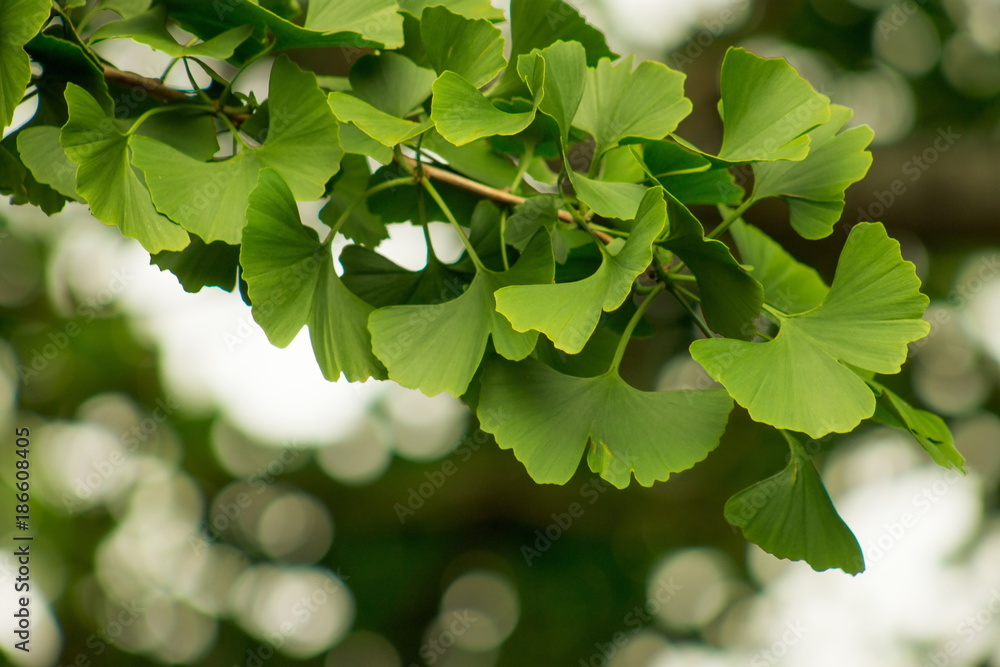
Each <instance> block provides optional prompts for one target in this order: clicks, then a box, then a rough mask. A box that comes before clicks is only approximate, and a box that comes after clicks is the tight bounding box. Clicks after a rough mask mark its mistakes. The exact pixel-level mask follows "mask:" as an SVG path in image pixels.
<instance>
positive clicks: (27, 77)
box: [0, 0, 52, 129]
mask: <svg viewBox="0 0 1000 667" xmlns="http://www.w3.org/2000/svg"><path fill="white" fill-rule="evenodd" d="M51 9H52V5H51V4H50V3H49V2H47V1H46V0H0V16H2V17H3V18H2V19H0V22H2V23H0V63H3V66H2V67H0V129H3V128H5V127H7V126H8V125H10V122H11V119H13V117H14V109H16V108H17V105H18V104H20V102H21V98H22V97H24V89H25V88H26V87H27V85H28V82H29V81H31V67H30V65H29V59H28V54H27V53H25V52H24V45H25V44H27V43H28V41H29V40H30V39H31V38H32V37H34V36H35V35H36V34H38V31H39V30H41V29H42V26H44V25H45V22H46V21H48V20H49V12H50V11H51Z"/></svg>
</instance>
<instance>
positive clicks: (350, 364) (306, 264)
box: [240, 169, 385, 381]
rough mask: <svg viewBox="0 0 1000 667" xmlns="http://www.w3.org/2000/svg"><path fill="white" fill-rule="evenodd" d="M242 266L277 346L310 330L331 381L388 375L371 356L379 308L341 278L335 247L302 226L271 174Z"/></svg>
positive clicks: (254, 207)
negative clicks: (372, 324) (371, 324)
mask: <svg viewBox="0 0 1000 667" xmlns="http://www.w3.org/2000/svg"><path fill="white" fill-rule="evenodd" d="M240 265H241V266H242V267H243V279H244V280H245V281H246V283H247V289H248V291H249V294H250V299H251V301H252V302H253V308H252V311H251V312H252V314H253V318H254V319H255V320H256V321H257V323H258V324H260V326H261V328H263V329H264V332H265V333H266V334H267V338H268V340H270V341H271V343H272V344H274V345H277V346H278V347H286V346H287V345H288V344H289V343H291V342H292V340H293V339H294V338H295V336H296V335H297V334H298V333H299V331H300V330H301V329H302V327H303V326H308V327H309V338H310V340H311V341H312V347H313V352H314V353H315V355H316V361H318V362H319V367H320V369H321V370H322V371H323V376H324V377H325V378H326V379H328V380H330V381H334V380H337V379H338V378H339V377H340V374H341V373H343V374H344V376H345V377H346V378H347V379H348V380H351V381H361V380H365V379H367V378H369V377H375V378H384V377H385V371H384V369H383V368H382V366H381V364H379V362H378V360H377V359H375V357H374V356H372V353H371V337H370V336H369V334H368V328H367V322H368V316H369V314H370V313H371V312H372V310H373V308H372V307H371V306H369V305H368V304H367V303H365V302H364V301H362V300H361V299H360V298H358V297H357V296H355V295H354V294H352V293H351V292H350V291H349V290H348V289H347V287H345V286H344V284H343V283H342V282H341V281H340V278H338V277H337V272H336V271H335V270H334V265H333V255H332V254H331V252H330V247H329V246H328V245H327V244H325V243H320V241H319V236H318V235H317V234H316V231H315V230H313V229H312V228H310V227H306V226H305V225H303V224H302V221H301V220H300V219H299V211H298V207H297V206H296V204H295V197H294V196H293V194H292V191H291V190H290V189H289V187H288V186H287V185H286V184H285V182H284V180H282V178H281V176H279V175H278V172H276V171H274V170H272V169H265V170H263V171H261V172H260V183H259V184H258V185H257V187H256V188H254V190H253V192H252V193H251V195H250V202H249V208H248V209H247V225H246V230H245V231H244V233H243V244H242V246H241V249H240Z"/></svg>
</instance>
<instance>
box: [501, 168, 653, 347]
mask: <svg viewBox="0 0 1000 667" xmlns="http://www.w3.org/2000/svg"><path fill="white" fill-rule="evenodd" d="M666 217H667V216H666V205H665V204H664V201H663V191H662V190H661V189H660V188H651V189H650V190H649V191H648V192H647V193H646V196H645V197H644V198H643V200H642V203H641V205H640V206H639V211H638V213H637V214H636V217H635V223H634V225H633V226H632V232H631V234H630V235H629V237H628V240H627V241H626V242H625V244H624V245H623V246H622V247H621V248H620V249H619V250H618V253H617V254H614V255H613V254H611V252H610V251H608V250H607V249H606V248H603V250H602V252H603V256H602V258H601V265H600V267H599V268H598V269H597V271H596V272H595V273H594V274H593V275H591V276H589V277H587V278H584V279H582V280H578V281H575V282H569V283H556V284H551V285H523V286H515V287H506V288H504V289H502V290H500V291H499V292H497V294H496V302H497V310H498V311H500V312H501V313H503V315H504V316H505V317H506V318H507V319H508V320H510V322H511V324H512V325H513V327H514V329H515V330H517V331H532V330H536V331H540V332H542V333H544V334H545V335H546V336H548V338H549V340H551V341H552V342H553V344H555V346H556V347H557V348H559V349H560V350H563V351H564V352H569V353H570V354H576V353H577V352H579V351H580V350H582V349H583V347H584V345H586V343H587V340H588V339H589V338H590V336H591V334H592V333H593V332H594V328H595V327H596V326H597V321H598V319H599V318H600V316H601V312H603V311H608V312H610V311H612V310H615V309H616V308H618V307H619V306H621V305H622V302H624V301H625V299H626V298H627V297H628V295H629V293H630V292H631V291H632V282H633V281H634V280H635V279H636V277H637V276H638V275H639V274H640V273H642V272H643V271H645V270H646V269H647V268H648V267H649V263H650V261H651V260H652V256H653V251H652V244H653V240H654V239H656V237H657V236H659V234H660V232H661V231H663V226H664V224H665V223H666Z"/></svg>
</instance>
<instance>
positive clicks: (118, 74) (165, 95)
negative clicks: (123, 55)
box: [104, 65, 189, 102]
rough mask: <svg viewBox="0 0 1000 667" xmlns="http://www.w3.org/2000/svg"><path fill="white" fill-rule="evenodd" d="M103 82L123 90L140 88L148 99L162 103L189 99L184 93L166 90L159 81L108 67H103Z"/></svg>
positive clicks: (170, 89) (171, 89) (172, 89)
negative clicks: (123, 88)
mask: <svg viewBox="0 0 1000 667" xmlns="http://www.w3.org/2000/svg"><path fill="white" fill-rule="evenodd" d="M104 80H105V81H107V82H108V83H116V84H118V85H119V86H123V87H125V88H142V89H143V90H145V91H146V93H147V94H149V96H150V97H155V98H156V99H158V100H162V101H163V102H176V101H177V100H186V99H189V96H188V95H187V94H186V93H184V92H182V91H180V90H175V89H174V88H168V87H167V86H165V85H163V82H162V81H160V80H159V79H150V78H147V77H145V76H140V75H139V74H135V73H133V72H125V71H122V70H120V69H116V68H114V67H111V66H110V65H105V66H104Z"/></svg>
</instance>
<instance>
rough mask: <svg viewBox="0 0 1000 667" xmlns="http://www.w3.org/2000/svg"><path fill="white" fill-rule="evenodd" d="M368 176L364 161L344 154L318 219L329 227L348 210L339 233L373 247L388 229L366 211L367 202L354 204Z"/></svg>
mask: <svg viewBox="0 0 1000 667" xmlns="http://www.w3.org/2000/svg"><path fill="white" fill-rule="evenodd" d="M371 177H372V174H371V171H369V169H368V162H367V160H365V159H364V158H363V157H360V156H357V155H348V156H346V157H345V158H344V160H343V162H342V163H341V167H340V176H339V177H338V178H337V182H336V183H335V184H334V186H333V190H332V191H331V192H330V201H329V202H327V203H326V205H325V206H324V207H323V209H322V210H321V211H320V212H319V219H320V220H322V221H323V222H325V223H326V224H327V225H329V226H330V227H333V226H334V225H335V224H336V222H337V221H338V220H339V219H340V217H341V215H343V214H344V212H345V211H349V213H348V217H347V221H346V222H344V224H343V225H342V226H341V227H340V229H339V231H340V233H341V234H343V235H344V236H346V237H347V238H349V239H351V240H353V241H355V242H356V243H361V244H363V245H366V246H370V247H372V248H374V247H375V246H377V245H378V244H379V243H381V242H382V241H384V240H385V239H387V238H389V232H388V231H387V230H386V228H385V225H384V224H382V220H380V219H379V217H378V216H376V215H373V214H372V213H371V211H369V210H368V202H367V201H362V202H360V203H356V202H358V200H359V199H360V198H361V197H362V196H363V195H364V193H365V191H367V190H368V185H369V182H370V181H371ZM355 293H356V294H357V292H355ZM359 296H361V295H360V294H359Z"/></svg>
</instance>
